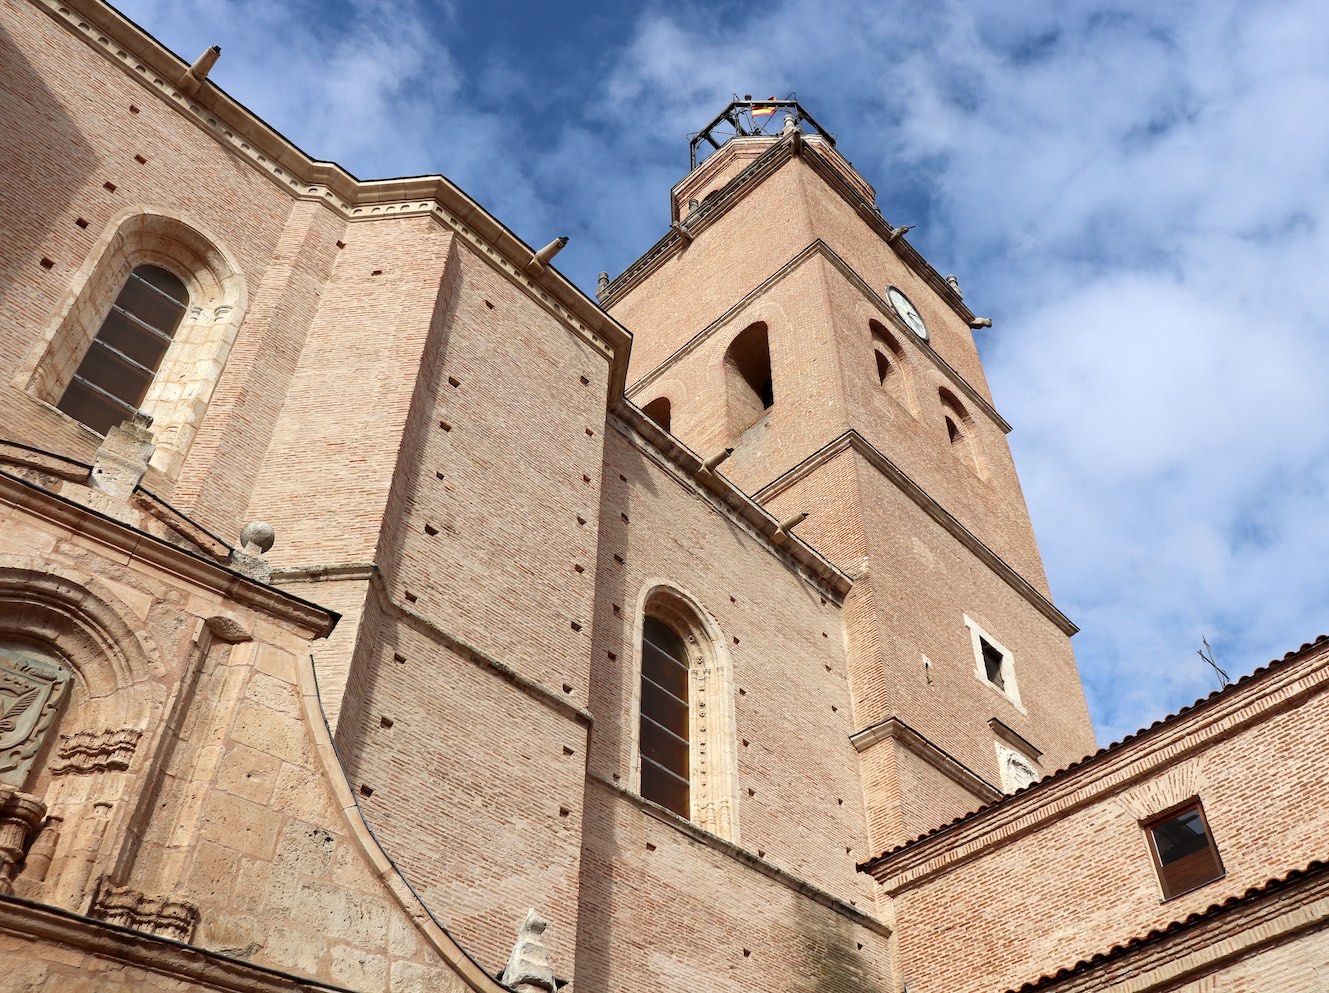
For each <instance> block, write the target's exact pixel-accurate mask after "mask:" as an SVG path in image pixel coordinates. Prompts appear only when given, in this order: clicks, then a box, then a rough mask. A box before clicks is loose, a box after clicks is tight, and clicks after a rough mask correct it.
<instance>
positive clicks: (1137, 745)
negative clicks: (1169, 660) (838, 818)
mask: <svg viewBox="0 0 1329 993" xmlns="http://www.w3.org/2000/svg"><path fill="white" fill-rule="evenodd" d="M1326 685H1329V643H1326V642H1317V643H1315V644H1314V645H1308V646H1305V647H1304V648H1303V649H1302V650H1301V651H1299V652H1296V653H1293V654H1291V655H1289V656H1288V657H1287V658H1285V659H1284V660H1282V661H1281V662H1278V663H1274V664H1273V665H1271V666H1269V667H1268V668H1267V669H1265V670H1263V671H1259V672H1257V673H1256V674H1253V675H1251V676H1248V677H1246V679H1245V680H1243V681H1241V682H1238V683H1237V684H1234V685H1233V686H1231V687H1229V688H1228V690H1226V691H1224V692H1221V693H1217V694H1215V695H1213V696H1211V697H1208V698H1206V699H1205V700H1202V701H1200V702H1199V703H1197V704H1196V705H1195V706H1194V707H1192V708H1191V709H1189V710H1186V711H1182V712H1181V713H1179V714H1177V715H1176V716H1174V717H1171V718H1168V719H1166V720H1163V721H1160V722H1158V723H1157V724H1155V725H1153V726H1151V727H1149V728H1146V729H1145V730H1143V731H1141V732H1139V733H1138V734H1136V735H1135V736H1134V737H1131V738H1128V739H1126V740H1125V741H1123V742H1122V743H1121V744H1118V745H1114V746H1112V747H1110V748H1105V749H1103V750H1101V751H1099V752H1096V753H1095V754H1093V755H1091V756H1089V757H1088V758H1086V759H1083V760H1081V761H1080V762H1079V763H1076V764H1074V765H1071V766H1069V767H1067V768H1066V769H1063V770H1062V771H1060V772H1057V773H1054V774H1052V775H1051V776H1048V777H1046V778H1044V779H1042V780H1040V781H1039V782H1037V783H1035V784H1034V785H1032V786H1029V787H1026V788H1025V789H1022V790H1019V791H1017V792H1016V793H1014V794H1012V795H1011V796H1009V797H1006V798H1004V799H1002V800H999V801H998V802H996V803H994V804H992V805H990V806H987V807H983V808H980V809H979V810H977V811H975V812H974V813H972V814H969V815H966V816H965V817H961V818H959V819H958V820H956V821H954V822H952V823H951V824H948V825H945V826H943V827H940V828H938V829H936V830H935V831H933V832H931V833H929V834H926V835H924V836H922V837H921V838H918V839H915V840H914V841H911V842H908V843H906V844H904V845H902V846H900V847H899V848H897V849H895V850H894V851H890V852H886V853H885V854H883V855H879V856H878V857H876V858H874V859H869V860H868V861H867V862H865V863H863V864H862V865H861V866H860V867H859V868H861V869H862V870H863V871H865V872H869V873H871V874H872V875H873V876H874V877H876V879H877V880H878V882H880V883H881V884H882V885H883V886H884V887H885V888H886V889H887V891H888V892H890V893H892V894H895V893H900V892H903V891H905V890H909V889H912V888H914V887H916V886H918V885H920V884H922V883H924V882H926V881H928V880H930V879H933V878H936V877H937V876H939V875H941V874H943V873H946V872H949V871H950V870H951V869H953V868H955V867H956V866H959V865H963V864H965V863H967V862H970V861H972V860H974V859H976V858H980V857H982V856H983V855H984V854H985V853H987V852H988V851H990V850H992V849H994V848H996V847H999V846H1002V845H1005V844H1009V843H1010V842H1012V841H1014V840H1016V839H1018V838H1021V837H1024V836H1025V835H1028V834H1031V833H1033V832H1034V831H1037V830H1040V829H1041V828H1043V827H1044V826H1046V825H1047V824H1049V823H1051V822H1053V821H1057V820H1061V819H1063V818H1065V817H1066V816H1067V815H1068V814H1069V813H1071V812H1072V811H1075V810H1078V809H1080V808H1082V807H1085V806H1088V805H1089V804H1091V803H1097V802H1101V801H1102V800H1104V799H1106V798H1107V797H1109V796H1112V795H1114V794H1116V793H1119V792H1121V791H1122V790H1124V789H1126V788H1127V787H1129V786H1131V785H1133V784H1135V783H1137V782H1139V781H1141V780H1143V779H1147V778H1149V777H1150V776H1153V775H1155V774H1157V773H1158V772H1159V771H1161V770H1162V769H1164V768H1166V767H1167V766H1169V765H1173V764H1175V763H1176V762H1178V761H1180V760H1181V759H1183V758H1185V757H1187V756H1189V755H1192V754H1194V753H1196V752H1199V751H1201V750H1203V749H1206V748H1209V747H1211V746H1212V745H1215V744H1217V743H1219V742H1221V741H1224V740H1226V739H1228V738H1231V737H1232V736H1234V735H1236V734H1239V733H1241V732H1242V731H1243V730H1245V729H1246V728H1248V727H1249V726H1251V725H1253V724H1256V723H1259V722H1261V721H1265V720H1268V719H1269V718H1271V717H1273V716H1274V715H1276V714H1280V713H1283V712H1285V711H1287V710H1289V709H1291V708H1292V707H1294V706H1296V705H1298V704H1299V703H1300V702H1301V701H1302V700H1304V699H1306V698H1308V697H1311V696H1314V695H1316V694H1318V693H1322V692H1324V690H1325V687H1326Z"/></svg>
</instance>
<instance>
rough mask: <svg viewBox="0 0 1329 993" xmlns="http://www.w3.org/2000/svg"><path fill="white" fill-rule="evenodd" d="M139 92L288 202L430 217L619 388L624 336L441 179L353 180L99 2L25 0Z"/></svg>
mask: <svg viewBox="0 0 1329 993" xmlns="http://www.w3.org/2000/svg"><path fill="white" fill-rule="evenodd" d="M30 2H31V3H32V4H34V5H35V6H36V7H38V8H39V9H41V10H43V11H45V12H46V13H47V14H49V15H50V16H51V17H52V18H53V19H54V20H55V21H56V22H57V23H59V24H61V25H63V26H64V27H65V28H67V29H68V30H69V31H70V32H71V33H73V34H74V35H75V36H76V37H79V38H81V39H82V40H83V41H85V42H86V43H87V44H88V45H89V47H91V48H92V49H93V50H94V51H97V52H99V53H100V54H102V55H103V56H104V57H105V58H106V59H107V60H109V61H110V62H112V63H113V64H115V65H118V66H119V67H120V68H121V69H122V70H123V71H124V72H125V73H126V74H127V75H128V76H130V77H131V78H133V79H136V80H137V81H138V82H139V83H140V84H141V85H142V86H143V87H144V88H145V89H147V90H149V91H150V92H152V93H154V94H155V95H156V96H158V97H159V98H160V99H161V100H162V101H164V102H165V103H166V104H168V105H169V106H171V107H173V108H174V109H175V110H176V111H178V112H179V113H180V114H181V115H183V116H184V117H185V118H186V119H187V120H189V121H191V122H192V123H194V124H195V125H196V126H198V127H199V128H200V129H201V130H202V131H204V132H206V133H207V134H209V135H211V136H212V137H213V138H214V139H215V140H216V141H217V142H218V143H219V144H221V145H222V146H223V147H224V148H226V149H227V150H228V151H229V152H231V153H232V154H233V155H235V156H237V157H238V158H240V159H242V160H244V161H247V162H248V163H250V165H252V166H253V167H254V168H255V169H256V170H258V171H259V172H260V173H261V174H262V175H265V176H267V177H268V178H269V179H270V180H272V182H273V183H275V184H276V185H277V186H278V187H279V188H281V189H283V190H285V191H286V192H287V193H288V194H289V195H290V196H291V197H292V198H294V199H296V200H314V201H318V202H319V203H322V204H323V205H324V206H326V207H327V208H328V209H330V210H332V211H334V212H335V213H337V214H338V215H339V216H341V217H343V218H344V219H346V220H347V221H366V220H378V219H383V218H394V217H403V216H412V215H415V216H422V217H430V218H432V219H433V220H435V221H436V222H438V223H440V224H442V225H444V226H445V227H446V228H448V229H449V230H451V231H452V232H453V233H454V234H455V235H456V236H457V237H459V238H461V239H462V240H463V241H464V242H465V243H467V244H468V245H469V246H470V247H471V248H472V249H473V250H474V251H475V252H476V253H477V254H478V255H480V257H481V258H483V259H484V260H485V261H486V262H488V263H489V264H490V265H492V266H493V267H494V268H495V269H497V270H498V271H500V272H501V273H503V275H504V276H506V277H507V278H508V279H510V280H512V281H513V282H515V283H517V284H518V285H519V286H521V287H522V288H523V289H524V290H526V292H527V293H528V294H529V295H530V296H531V297H532V299H534V300H536V301H538V302H539V303H540V304H541V305H543V306H544V307H545V308H546V309H547V310H548V311H549V312H550V313H552V314H553V315H554V316H555V317H557V318H558V319H559V320H560V321H561V322H562V323H563V324H564V325H566V326H567V327H568V329H569V330H571V331H572V332H573V333H575V334H577V335H578V336H580V337H581V338H583V339H584V340H586V341H587V342H588V343H590V344H591V345H593V346H594V347H595V348H596V349H597V350H598V351H600V352H601V353H602V354H603V355H604V356H605V357H606V358H607V359H608V360H609V361H610V363H611V369H612V374H611V377H610V378H611V396H613V395H614V393H613V390H614V387H615V385H617V388H618V389H620V390H621V388H622V383H623V381H624V378H625V376H626V371H627V353H628V348H629V347H630V343H631V339H632V336H631V335H630V334H629V333H628V331H627V329H626V328H624V327H623V326H622V325H621V324H619V323H618V322H617V321H616V320H614V319H613V318H612V317H610V316H609V315H608V314H607V313H605V312H604V310H602V309H601V308H600V306H599V305H598V304H596V303H595V302H594V301H592V300H591V299H590V298H589V297H588V296H586V295H585V294H584V293H582V292H581V290H579V289H578V288H577V287H576V286H574V285H573V284H572V282H571V281H569V280H568V279H567V278H566V277H564V276H563V275H562V274H561V273H559V272H558V271H557V270H555V269H554V268H553V267H551V266H545V267H542V268H541V269H539V270H538V271H534V272H533V271H532V270H531V269H530V266H529V262H530V259H531V257H532V255H533V252H534V250H533V249H532V248H531V247H530V246H529V245H527V244H526V243H525V242H523V241H522V240H521V239H520V238H518V237H517V236H516V235H515V234H513V233H512V232H511V231H510V230H508V228H507V227H506V226H504V225H503V224H502V222H500V221H499V220H498V219H497V218H495V217H494V216H493V215H491V214H490V213H489V212H488V211H486V210H485V209H484V208H483V207H481V206H480V205H479V204H478V203H477V202H476V201H475V200H473V199H471V197H469V196H468V195H467V194H466V193H464V192H462V190H461V189H459V188H458V187H456V186H454V185H453V184H452V183H451V182H450V181H449V180H448V179H447V178H446V177H444V176H441V175H432V176H410V177H403V178H399V179H380V180H360V179H357V178H356V177H355V176H353V175H352V174H351V173H349V172H347V171H346V170H345V169H343V168H342V167H341V166H339V165H337V164H336V163H333V162H323V161H319V160H316V159H313V158H311V157H310V156H308V155H307V154H305V153H304V152H303V151H301V150H300V149H299V148H298V147H297V146H296V145H295V144H294V143H292V142H291V141H290V140H288V139H287V138H286V137H284V136H283V135H281V134H279V133H278V132H277V131H275V130H273V129H272V128H270V127H269V126H268V125H267V124H265V123H264V122H263V121H262V120H260V119H259V118H258V117H257V116H255V115H254V113H253V112H252V111H250V110H249V109H248V108H246V107H245V106H243V105H242V104H240V103H238V102H237V101H235V100H233V99H232V98H231V97H230V96H229V95H227V93H226V92H225V91H224V90H222V89H220V88H219V87H218V86H216V85H215V84H213V83H211V82H204V83H203V84H202V85H201V86H200V87H199V88H198V89H197V90H196V91H195V92H194V93H193V94H186V93H185V92H183V91H182V90H181V89H180V88H179V87H178V86H177V85H176V84H177V82H178V81H179V80H180V78H181V76H182V75H183V74H184V72H185V70H186V69H188V68H189V66H188V64H187V63H185V62H184V61H183V60H181V59H180V58H179V57H178V56H177V55H175V54H174V53H173V52H171V51H170V50H169V49H167V48H166V47H165V46H163V45H162V44H161V43H160V42H158V41H157V40H156V39H155V38H153V37H152V36H151V35H149V34H148V33H147V32H146V31H144V30H143V29H142V28H140V27H139V26H138V25H136V24H134V23H133V22H132V21H130V20H129V19H128V18H126V17H124V16H123V15H122V14H120V12H119V11H117V10H115V9H113V8H112V7H110V6H108V5H107V4H105V3H103V2H102V0H30Z"/></svg>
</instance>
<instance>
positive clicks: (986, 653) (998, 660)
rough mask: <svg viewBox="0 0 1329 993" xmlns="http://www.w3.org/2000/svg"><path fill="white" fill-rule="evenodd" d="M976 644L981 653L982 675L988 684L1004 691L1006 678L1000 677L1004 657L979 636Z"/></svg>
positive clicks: (1004, 660)
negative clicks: (985, 677)
mask: <svg viewBox="0 0 1329 993" xmlns="http://www.w3.org/2000/svg"><path fill="white" fill-rule="evenodd" d="M978 644H979V647H980V648H981V649H982V652H983V673H984V675H986V676H987V678H988V682H989V683H991V684H992V685H993V686H995V687H996V688H997V689H999V690H1004V689H1006V677H1005V676H1004V675H1002V669H1003V667H1004V666H1005V663H1006V656H1004V655H1003V654H1002V653H1001V651H1000V649H998V648H995V647H994V646H993V644H992V642H990V641H988V640H987V639H986V638H984V637H982V636H981V635H980V636H979V639H978Z"/></svg>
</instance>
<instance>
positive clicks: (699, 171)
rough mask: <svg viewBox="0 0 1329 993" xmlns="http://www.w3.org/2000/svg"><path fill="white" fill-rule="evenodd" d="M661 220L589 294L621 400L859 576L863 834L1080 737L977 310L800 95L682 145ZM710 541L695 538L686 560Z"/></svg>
mask: <svg viewBox="0 0 1329 993" xmlns="http://www.w3.org/2000/svg"><path fill="white" fill-rule="evenodd" d="M691 151H692V163H691V165H692V168H691V171H689V172H688V174H687V175H686V176H684V177H683V179H682V180H681V181H680V182H679V183H678V184H677V185H676V186H675V187H674V188H673V190H672V191H671V194H670V218H671V226H670V230H669V231H668V232H667V233H666V234H665V236H664V237H663V238H662V239H661V240H660V241H659V242H657V243H656V244H655V245H654V246H653V247H652V248H651V249H650V250H649V251H648V252H647V253H646V254H645V255H643V256H642V257H641V258H640V259H638V260H637V261H636V262H635V263H634V264H633V265H632V266H630V267H629V268H628V269H627V270H626V271H625V272H623V273H622V274H621V275H620V276H618V278H617V279H615V280H613V281H612V282H610V281H608V280H607V279H606V278H605V277H602V278H601V285H600V297H601V299H602V301H603V303H604V305H605V306H606V307H607V308H608V309H609V310H610V311H611V312H612V314H613V315H614V316H615V317H616V318H618V319H619V320H620V321H622V322H623V323H624V324H625V325H626V326H627V327H629V328H630V329H631V330H632V331H633V333H634V335H635V344H634V348H633V354H632V365H631V367H630V369H629V375H628V380H629V383H631V384H632V385H631V387H630V391H629V395H630V397H631V398H632V399H633V401H634V402H635V403H637V404H638V405H639V406H641V407H642V408H643V409H644V410H645V411H646V412H647V414H648V415H650V416H651V417H653V418H654V419H655V420H656V421H657V422H658V423H660V424H661V425H662V426H664V427H666V428H667V429H668V430H670V431H671V432H672V433H673V434H675V435H676V436H677V437H678V438H679V439H680V440H681V441H683V442H684V443H685V444H687V445H688V446H689V447H691V448H692V449H694V450H695V451H696V452H697V453H698V454H699V455H701V456H702V457H703V458H707V457H710V456H712V455H716V454H719V453H722V452H724V451H725V450H726V449H732V454H731V455H729V456H728V458H727V459H726V460H725V461H724V462H723V465H722V468H721V469H720V471H722V472H724V473H725V474H726V475H728V476H729V478H730V479H731V480H733V481H734V482H735V483H737V484H738V485H739V486H741V487H742V488H743V489H744V490H746V491H747V492H748V493H750V494H752V495H753V496H754V497H755V498H756V499H757V500H758V501H759V502H761V503H762V504H763V505H765V506H766V507H767V508H768V509H769V510H770V511H771V512H772V513H773V514H774V515H775V516H777V517H778V518H781V519H785V518H787V517H791V516H795V515H798V514H800V513H806V514H807V515H808V516H807V519H806V521H804V522H803V523H802V524H801V525H799V529H798V534H799V535H800V537H802V538H804V539H805V540H807V541H808V542H810V543H811V544H812V545H814V546H815V547H816V548H818V549H819V550H820V551H821V552H822V553H823V554H825V555H826V556H827V557H828V558H830V559H832V560H833V561H835V562H836V563H837V564H838V565H840V566H841V567H842V568H844V569H845V570H846V571H847V572H849V573H850V575H852V576H853V577H854V578H855V583H854V587H853V590H852V592H851V594H850V597H849V599H848V601H847V602H846V605H845V610H846V620H847V623H846V630H847V631H848V635H847V642H848V643H847V644H846V646H845V652H846V658H847V664H848V667H849V674H850V679H851V684H852V687H853V696H854V707H855V713H854V727H855V728H856V732H855V733H854V735H853V736H852V741H853V744H854V746H855V748H856V749H857V750H858V752H859V760H860V763H861V771H862V779H863V783H864V792H865V797H864V802H865V806H866V810H867V815H868V821H869V830H870V832H871V840H872V843H873V845H874V847H875V848H876V850H878V851H880V850H882V849H884V848H889V847H892V846H894V845H895V844H898V843H900V842H902V841H905V840H908V839H909V838H911V837H914V836H916V835H917V834H920V833H922V832H924V831H926V830H928V829H929V828H931V827H934V826H937V825H939V824H941V823H944V822H946V821H948V820H950V819H951V818H953V817H956V816H958V815H960V814H962V813H965V812H967V811H969V810H971V809H973V808H974V807H976V806H978V805H979V804H981V803H983V802H986V801H987V800H991V799H994V798H995V797H996V796H998V795H999V794H1000V793H1001V792H1009V791H1012V790H1014V789H1018V788H1019V787H1021V786H1023V785H1025V784H1027V783H1029V782H1032V781H1034V780H1036V779H1038V778H1041V777H1042V776H1043V775H1046V774H1047V773H1050V772H1052V771H1054V770H1056V769H1058V768H1060V767H1061V766H1063V765H1065V764H1067V763H1068V762H1070V761H1073V760H1075V759H1077V758H1080V757H1082V756H1083V755H1084V754H1086V753H1087V752H1088V751H1090V750H1092V748H1093V747H1094V737H1093V731H1092V728H1091V725H1090V721H1089V715H1088V710H1087V707H1086V705H1085V700H1084V694H1083V690H1082V688H1081V685H1080V680H1079V676H1078V673H1077V670H1076V665H1075V659H1074V656H1073V654H1072V652H1071V645H1070V636H1071V635H1072V634H1074V633H1075V630H1076V628H1075V626H1074V625H1073V624H1072V623H1071V622H1070V621H1069V620H1068V619H1067V618H1066V617H1065V616H1064V615H1063V614H1062V613H1061V612H1060V611H1059V610H1058V609H1057V608H1056V607H1055V606H1054V605H1053V604H1052V602H1051V594H1050V591H1049V589H1048V584H1047V578H1046V576H1045V575H1044V571H1043V565H1042V561H1041V559H1040V557H1039V553H1038V547H1037V544H1036V542H1035V539H1034V534H1033V529H1032V526H1031V524H1030V521H1029V514H1028V510H1027V508H1026V506H1025V502H1024V496H1023V494H1022V492H1021V489H1020V483H1019V480H1018V478H1017V476H1016V472H1015V466H1014V464H1013V462H1012V459H1011V452H1010V448H1009V446H1008V445H1007V441H1006V434H1007V432H1008V431H1010V425H1009V424H1007V422H1006V421H1005V420H1004V419H1003V418H1002V416H1001V414H1000V413H999V412H998V410H997V408H996V406H995V404H994V402H993V399H992V397H991V395H990V394H989V391H988V385H987V381H986V379H985V378H984V375H983V367H982V363H981V362H980V360H979V356H978V351H977V349H976V347H975V343H974V331H975V330H976V329H979V328H982V327H986V326H988V325H989V324H990V323H991V322H990V321H987V320H986V319H983V318H978V317H975V316H974V314H973V313H972V312H971V311H970V310H969V308H968V306H967V305H966V304H965V301H964V299H963V297H962V295H961V292H960V288H959V285H958V283H957V282H956V280H955V278H954V277H946V278H943V277H942V276H941V275H939V274H938V272H937V271H936V270H935V269H933V268H932V266H931V265H929V264H928V263H927V261H926V260H924V259H923V258H922V256H920V255H919V254H918V252H917V251H916V250H915V249H914V248H913V247H912V246H911V245H910V243H909V241H908V239H907V238H906V237H905V234H906V232H907V230H908V228H907V227H902V226H893V225H892V224H891V223H890V222H888V221H887V220H886V218H885V217H884V216H883V214H882V212H881V210H880V209H879V208H878V207H877V205H876V193H875V191H874V190H873V188H872V186H870V185H869V184H868V182H867V181H866V180H865V179H864V178H863V177H862V176H861V175H859V173H858V172H857V171H856V170H855V169H854V167H853V165H852V164H851V163H850V162H849V161H848V160H847V159H845V158H844V156H843V155H842V154H841V152H840V151H839V150H838V149H837V147H836V143H835V139H834V138H833V137H832V136H831V135H830V134H829V133H827V132H826V131H825V130H824V129H823V128H822V127H821V126H820V125H819V124H818V123H817V122H816V121H815V120H814V119H813V118H812V117H811V116H810V115H809V114H808V113H807V111H806V110H805V109H804V108H803V107H802V106H801V105H799V104H798V103H797V102H795V101H793V100H764V101H763V100H757V101H754V100H751V99H745V100H736V101H734V102H733V103H731V104H730V105H729V106H728V107H726V108H725V110H724V111H723V112H722V113H721V114H720V115H719V116H717V117H716V118H715V120H714V121H712V122H711V123H710V124H709V125H708V126H707V127H705V128H704V129H702V130H701V131H700V132H698V134H697V135H696V136H695V137H694V138H693V140H692V148H691ZM701 553H702V552H700V551H699V554H701Z"/></svg>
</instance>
